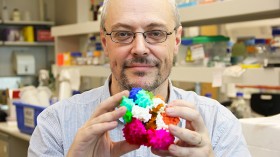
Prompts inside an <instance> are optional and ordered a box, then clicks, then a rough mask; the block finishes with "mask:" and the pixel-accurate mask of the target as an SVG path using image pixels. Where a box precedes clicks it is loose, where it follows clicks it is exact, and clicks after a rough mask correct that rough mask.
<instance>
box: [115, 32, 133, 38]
mask: <svg viewBox="0 0 280 157" xmlns="http://www.w3.org/2000/svg"><path fill="white" fill-rule="evenodd" d="M130 36H132V33H131V32H116V33H115V37H120V38H122V37H130Z"/></svg>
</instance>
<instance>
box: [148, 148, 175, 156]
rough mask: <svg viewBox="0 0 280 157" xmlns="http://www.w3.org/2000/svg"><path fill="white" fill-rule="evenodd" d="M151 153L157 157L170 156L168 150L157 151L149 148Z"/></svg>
mask: <svg viewBox="0 0 280 157" xmlns="http://www.w3.org/2000/svg"><path fill="white" fill-rule="evenodd" d="M151 151H152V153H153V154H155V155H157V156H170V155H171V154H170V153H169V151H168V150H159V149H153V148H151Z"/></svg>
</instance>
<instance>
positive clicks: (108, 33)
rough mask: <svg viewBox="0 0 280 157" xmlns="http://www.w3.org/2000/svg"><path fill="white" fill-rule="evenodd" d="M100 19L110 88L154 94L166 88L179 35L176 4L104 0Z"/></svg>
mask: <svg viewBox="0 0 280 157" xmlns="http://www.w3.org/2000/svg"><path fill="white" fill-rule="evenodd" d="M101 17H102V19H101V40H102V44H103V46H104V51H105V54H106V56H108V57H109V60H110V66H111V70H112V86H113V87H112V88H117V90H124V89H128V90H130V89H131V88H132V87H142V88H144V89H146V90H149V91H153V90H155V89H157V88H158V87H160V86H165V85H168V80H167V78H168V76H169V74H170V72H171V68H172V63H173V58H174V56H175V54H176V53H177V52H178V48H179V45H180V42H181V32H182V27H181V26H180V20H179V15H178V11H177V9H176V5H175V1H174V0H107V1H106V0H105V2H104V9H103V12H102V15H101ZM136 32H137V33H136ZM143 32H146V33H144V34H143ZM129 36H130V38H129ZM123 39H125V40H123Z"/></svg>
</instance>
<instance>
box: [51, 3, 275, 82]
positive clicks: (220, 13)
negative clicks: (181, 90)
mask: <svg viewBox="0 0 280 157" xmlns="http://www.w3.org/2000/svg"><path fill="white" fill-rule="evenodd" d="M179 12H180V15H181V23H182V25H183V26H198V25H208V24H220V23H232V22H241V21H250V20H256V19H258V20H260V19H267V18H275V17H280V0H266V1H264V0H246V1H244V0H230V1H223V2H216V3H211V4H205V5H199V6H193V7H187V8H181V9H179ZM99 29H100V28H99V22H84V23H77V24H71V25H64V26H58V27H53V28H52V35H53V36H54V37H55V45H56V47H55V51H56V52H65V51H69V50H73V51H74V50H79V47H80V43H81V37H83V36H84V35H87V34H90V33H91V34H98V33H99ZM61 68H64V67H60V69H61ZM68 68H69V67H68ZM74 68H79V69H80V71H81V75H82V76H97V75H98V76H101V77H107V76H108V74H109V73H110V69H109V68H104V67H98V68H97V67H94V66H81V67H74ZM217 70H223V69H218V68H207V67H174V68H173V70H172V73H171V76H170V78H171V79H172V80H174V81H185V82H212V81H213V73H214V72H215V71H217ZM96 71H98V73H96ZM101 71H104V73H103V72H102V74H100V72H101ZM103 74H104V75H103ZM182 74H185V75H182ZM268 78H269V81H268ZM222 80H223V82H224V83H226V82H232V83H238V84H244V85H271V86H279V85H280V69H279V68H275V69H247V70H246V72H245V73H244V74H243V75H242V76H241V77H240V78H233V77H227V76H223V77H222Z"/></svg>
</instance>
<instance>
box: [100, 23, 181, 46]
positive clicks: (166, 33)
mask: <svg viewBox="0 0 280 157" xmlns="http://www.w3.org/2000/svg"><path fill="white" fill-rule="evenodd" d="M178 27H179V26H176V27H174V29H173V30H172V31H171V32H167V31H163V30H151V31H145V32H132V31H123V32H131V33H133V38H132V40H131V41H130V42H118V41H115V40H113V37H112V33H114V32H121V31H111V32H110V33H108V32H107V31H106V28H103V30H104V32H105V35H109V36H110V38H111V40H112V41H113V42H115V43H120V44H130V43H132V42H133V41H134V39H135V37H136V34H137V33H141V34H142V35H143V37H144V40H145V41H146V42H147V43H149V44H158V43H163V42H165V41H166V40H167V37H168V36H169V35H171V34H173V32H174V31H176V30H177V28H178ZM152 31H162V32H163V33H165V39H164V40H163V41H160V42H149V41H147V40H146V38H147V36H146V34H147V33H149V32H152Z"/></svg>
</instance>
